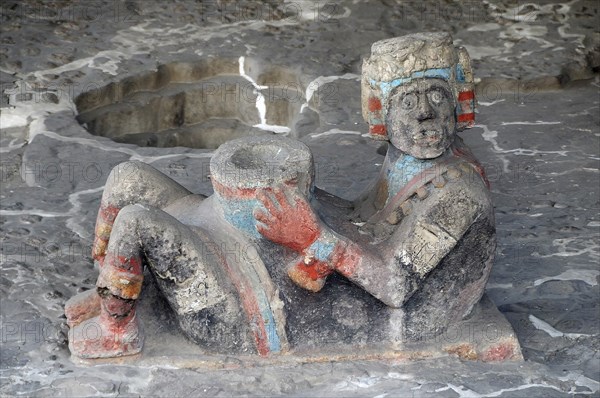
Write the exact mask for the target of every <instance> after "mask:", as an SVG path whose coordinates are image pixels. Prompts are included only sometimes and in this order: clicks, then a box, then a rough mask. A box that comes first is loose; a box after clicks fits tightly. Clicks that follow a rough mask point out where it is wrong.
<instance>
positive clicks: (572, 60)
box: [0, 0, 600, 397]
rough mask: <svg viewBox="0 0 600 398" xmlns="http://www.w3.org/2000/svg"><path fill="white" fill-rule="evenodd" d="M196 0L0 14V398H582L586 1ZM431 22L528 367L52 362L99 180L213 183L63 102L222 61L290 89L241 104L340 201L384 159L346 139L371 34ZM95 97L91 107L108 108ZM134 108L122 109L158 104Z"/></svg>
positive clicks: (192, 164) (198, 170) (591, 53)
mask: <svg viewBox="0 0 600 398" xmlns="http://www.w3.org/2000/svg"><path fill="white" fill-rule="evenodd" d="M202 4H203V5H200V3H196V2H191V1H174V2H169V3H167V2H164V3H163V2H158V1H141V0H139V1H124V2H119V1H117V2H113V1H100V0H98V1H95V0H92V1H86V2H84V1H80V2H77V1H66V0H65V1H34V0H26V1H20V2H16V1H4V2H3V3H2V5H1V8H2V28H1V29H2V36H1V39H0V41H1V43H2V44H1V47H0V48H1V52H0V80H1V84H2V108H1V116H0V126H1V130H0V131H1V134H0V155H1V161H0V173H1V174H0V175H1V183H2V190H1V193H0V198H1V200H2V204H1V207H0V216H1V218H0V242H1V247H0V249H1V252H0V260H1V262H0V298H1V301H0V313H1V316H0V344H1V350H0V395H2V396H49V397H50V396H52V397H56V396H62V397H80V396H127V397H129V396H132V397H133V396H157V397H167V396H173V397H180V396H284V395H285V396H303V397H304V396H308V397H311V396H314V397H322V396H361V397H362V396H369V397H426V396H427V397H523V396H529V397H563V396H600V354H599V349H600V342H599V340H598V335H599V327H600V325H599V323H600V308H599V303H600V291H599V282H600V270H599V267H598V262H599V257H600V249H599V247H600V239H599V238H600V229H599V228H600V214H599V210H600V185H599V183H598V174H599V172H600V128H599V126H600V114H599V102H600V100H599V88H600V79H599V78H598V75H597V72H598V67H599V64H600V62H599V61H598V58H599V49H598V36H599V35H600V33H598V28H597V26H599V22H600V20H599V13H598V12H599V11H598V9H599V7H598V3H597V2H595V1H583V0H579V1H577V0H575V1H570V2H565V3H550V2H546V1H540V2H537V3H534V2H531V3H522V2H521V3H519V2H517V1H508V0H506V1H497V0H494V1H487V2H457V1H440V2H438V1H431V2H417V1H414V2H411V1H408V2H395V1H391V0H381V1H368V2H366V1H364V2H363V1H356V0H355V1H342V0H334V1H332V2H312V1H296V2H292V1H269V2H257V1H237V2H226V1H213V2H210V1H207V2H204V3H202ZM429 30H445V31H449V32H451V33H452V34H453V35H454V37H455V39H456V41H457V42H459V43H461V44H462V45H465V46H466V47H467V48H468V49H469V51H470V53H471V56H472V58H473V64H474V65H473V66H474V69H475V74H476V76H477V77H478V78H480V79H481V80H480V82H479V85H478V99H479V108H478V115H477V123H478V124H477V126H476V127H475V128H473V129H471V130H468V131H466V132H464V133H462V136H463V138H464V139H465V141H466V142H467V144H468V145H470V146H471V147H472V149H473V151H474V152H475V154H476V155H477V156H478V158H479V159H480V160H482V162H483V163H484V165H485V166H486V169H487V172H488V175H489V177H490V180H491V183H492V193H493V197H494V202H495V206H496V216H497V229H498V240H499V246H498V251H497V258H496V263H495V268H494V270H493V272H492V276H491V279H490V283H489V285H488V287H487V293H488V295H489V297H490V298H491V299H492V300H493V301H494V303H495V304H496V305H497V306H498V307H499V308H500V310H501V311H502V312H503V313H504V314H505V315H506V316H507V318H508V320H509V321H510V322H511V324H512V325H513V328H514V329H515V331H516V333H517V337H518V338H519V340H520V342H521V344H522V347H523V353H524V356H525V358H526V360H525V362H522V363H501V364H492V363H480V362H465V361H461V360H459V359H457V358H455V357H452V356H448V357H445V358H441V359H435V360H433V359H432V360H420V361H417V362H391V361H355V362H340V363H316V364H305V365H295V366H291V365H289V366H254V367H244V368H240V367H239V366H237V365H238V364H236V360H235V358H231V367H230V368H227V369H222V370H210V369H207V368H192V369H186V368H175V367H173V366H169V365H168V360H166V361H165V363H164V364H158V365H148V366H136V365H135V363H128V364H105V365H101V366H94V367H89V366H82V365H78V364H76V363H73V362H72V361H71V360H70V358H69V352H68V349H67V346H66V331H67V328H66V325H65V323H64V322H65V319H64V317H63V316H62V310H63V306H64V302H65V301H66V300H67V299H68V298H69V297H71V296H72V295H74V294H75V293H77V292H79V291H82V290H85V289H89V288H91V287H92V286H93V284H94V282H95V278H96V275H97V271H96V270H94V267H93V264H92V261H91V259H90V256H89V253H90V247H91V234H92V231H93V223H94V218H95V214H96V211H97V208H98V205H99V199H100V196H101V193H102V186H103V184H104V182H105V181H106V178H107V176H108V172H109V171H110V169H111V168H112V167H113V166H114V165H115V164H117V163H119V162H122V161H125V160H129V159H136V160H142V161H145V162H148V163H150V164H152V165H153V166H155V167H157V168H159V169H160V170H162V171H163V172H165V173H166V174H168V175H170V176H172V177H173V178H175V179H176V180H178V181H179V182H181V183H182V184H184V185H185V186H187V187H188V188H189V189H192V190H194V191H196V192H200V193H204V194H210V192H211V191H210V182H209V180H208V178H207V170H208V169H207V165H208V161H209V159H210V156H211V153H212V150H211V149H201V148H183V147H167V148H155V147H150V146H148V147H139V146H136V145H131V144H119V143H116V142H115V141H113V140H111V139H110V138H109V137H100V136H97V135H93V134H90V133H89V132H88V131H87V130H86V129H85V128H84V127H83V126H81V125H80V124H79V123H78V122H77V121H76V119H75V117H76V115H77V112H78V106H79V107H81V103H82V98H83V97H79V95H80V94H82V93H85V92H89V91H90V90H93V89H98V88H102V87H105V86H107V85H108V84H110V83H114V87H121V88H120V90H122V91H118V90H117V91H118V92H119V93H121V94H122V95H123V98H121V97H119V96H117V99H128V100H129V99H131V98H130V97H127V96H126V95H125V94H124V90H126V89H125V88H124V87H126V86H127V84H128V82H129V83H131V82H138V83H139V82H141V81H143V79H142V78H140V76H142V75H144V74H148V73H153V72H154V71H156V70H157V66H158V65H164V64H172V63H183V62H187V63H190V64H198V63H202V62H207V60H215V59H217V60H225V61H223V62H229V63H231V62H233V65H234V67H237V68H238V69H237V70H234V72H236V73H237V74H238V76H241V77H243V78H244V79H245V80H247V81H248V82H249V83H250V84H251V85H252V87H254V88H256V87H257V86H262V85H265V86H269V87H279V88H281V87H293V89H294V90H296V91H298V92H299V93H300V95H298V96H296V97H293V100H292V99H290V98H287V105H286V104H284V105H285V106H283V108H281V107H279V108H278V106H276V105H274V104H275V103H276V102H277V101H274V100H272V98H274V96H270V95H267V94H268V92H267V93H265V91H264V90H263V91H261V92H262V93H263V101H265V102H266V111H265V108H262V110H261V107H260V101H258V100H257V97H259V96H258V95H257V94H255V95H254V96H251V98H252V99H251V101H255V104H254V103H253V104H252V105H254V106H256V112H257V113H256V116H255V117H256V118H257V119H258V120H259V121H260V123H258V124H259V127H258V129H259V130H265V129H269V127H268V126H267V125H278V127H279V128H280V129H279V131H281V132H282V133H283V134H288V133H286V132H285V131H287V130H286V127H287V128H290V129H291V130H292V132H291V133H289V134H292V135H293V136H295V137H297V138H298V139H301V140H302V141H303V142H305V143H306V144H308V145H309V146H310V147H311V149H312V150H313V152H314V155H315V159H316V162H317V180H318V185H320V186H321V187H322V188H325V189H327V190H330V191H332V192H334V193H337V194H338V195H341V196H344V197H347V198H352V197H354V196H356V195H357V194H358V193H359V192H360V190H361V189H362V188H364V187H365V185H366V184H368V182H369V181H370V180H371V179H372V178H373V175H374V174H375V173H376V172H377V170H378V167H379V166H380V163H381V160H382V156H381V155H380V154H379V152H381V151H378V149H379V148H378V145H377V144H376V143H373V142H371V141H369V140H368V138H366V137H364V136H363V134H364V133H365V132H366V125H365V124H364V122H363V121H362V119H361V116H360V84H359V80H358V79H359V77H360V60H361V57H363V56H364V55H366V54H368V52H369V46H370V43H372V42H374V41H376V40H379V39H382V38H386V37H391V36H397V35H401V34H404V33H408V32H415V31H429ZM158 69H159V70H160V68H158ZM220 73H221V72H219V71H216V72H215V73H214V74H213V75H214V76H217V77H219V76H220ZM230 74H231V73H230ZM213 75H211V76H213ZM214 76H213V77H214ZM127 78H129V80H127ZM265 90H267V89H265ZM138 91H139V90H138ZM296 91H294V92H296ZM98 93H99V94H97V97H96V99H97V100H98V101H107V104H108V103H111V101H112V102H114V100H115V98H112V97H110V95H108V94H107V91H98ZM133 94H136V93H133ZM140 95H141V99H140V98H137V99H135V101H133V100H132V101H133V102H131V104H130V105H131V106H132V107H133V108H135V107H136V106H138V104H139V103H143V100H144V99H147V98H149V97H150V96H152V95H154V94H152V93H147V92H146V91H143V92H141V93H140ZM214 95H225V96H226V93H222V92H216V93H215V94H214ZM236 95H237V94H236ZM248 100H249V99H248V98H246V97H235V99H234V102H235V101H248ZM277 103H279V102H277ZM244 105H245V108H244V109H247V108H248V107H247V106H246V105H247V104H244ZM298 105H300V106H298ZM236 109H237V108H236ZM281 109H283V111H282V110H281ZM286 112H287V113H286ZM290 112H291V113H290ZM294 112H296V113H294ZM282 115H283V116H282ZM284 116H285V117H284ZM234 117H235V115H234ZM261 124H262V126H261ZM118 127H119V126H118V123H116V127H115V128H117V130H118ZM88 128H90V129H91V127H90V126H88ZM236 128H239V126H238V127H236ZM242 128H243V127H242ZM117 130H115V132H112V133H110V134H108V135H111V134H113V135H118V134H121V133H122V132H121V131H117ZM252 131H254V130H252ZM166 343H167V344H168V342H166Z"/></svg>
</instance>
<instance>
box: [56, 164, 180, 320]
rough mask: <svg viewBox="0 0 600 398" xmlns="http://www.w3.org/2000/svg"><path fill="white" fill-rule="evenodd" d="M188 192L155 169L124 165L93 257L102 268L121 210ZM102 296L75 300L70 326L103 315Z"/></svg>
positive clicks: (102, 213) (106, 200) (163, 202)
mask: <svg viewBox="0 0 600 398" xmlns="http://www.w3.org/2000/svg"><path fill="white" fill-rule="evenodd" d="M190 194H191V192H189V191H188V190H187V189H185V188H184V187H183V186H181V185H179V184H178V183H177V182H175V181H173V180H172V179H170V178H169V177H167V176H166V175H164V174H163V173H161V172H160V171H158V170H156V169H155V168H153V167H152V166H150V165H148V164H146V163H142V162H133V161H131V162H124V163H121V164H119V165H117V166H115V167H114V168H113V169H112V171H111V172H110V174H109V176H108V179H107V181H106V185H105V186H104V193H103V194H102V200H101V202H100V209H99V210H98V216H97V218H96V228H95V236H94V243H93V247H92V257H93V258H94V260H96V261H97V262H98V264H99V265H100V266H102V264H103V262H104V256H105V253H106V248H107V245H108V241H109V238H110V236H111V231H112V228H113V223H114V221H115V218H116V217H117V214H118V213H119V211H120V210H121V209H122V208H123V207H125V206H127V205H130V204H136V203H140V204H143V205H150V206H155V207H159V208H162V207H165V206H167V205H168V204H169V203H172V202H174V201H176V200H178V199H180V198H183V197H185V196H187V195H190ZM99 303H100V297H99V296H98V294H97V292H96V290H95V289H94V290H90V291H87V292H84V293H81V294H78V295H76V296H74V297H72V298H71V299H70V300H69V301H67V303H66V305H65V313H66V315H67V319H68V323H69V326H71V327H72V326H74V325H77V324H78V323H80V322H82V321H84V320H86V319H88V318H90V317H94V316H96V315H98V314H99V312H98V311H99V308H100V305H99Z"/></svg>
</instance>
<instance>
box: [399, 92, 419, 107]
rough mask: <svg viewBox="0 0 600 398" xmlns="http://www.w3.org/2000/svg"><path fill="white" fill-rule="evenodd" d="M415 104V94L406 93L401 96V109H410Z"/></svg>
mask: <svg viewBox="0 0 600 398" xmlns="http://www.w3.org/2000/svg"><path fill="white" fill-rule="evenodd" d="M415 106H417V96H416V95H415V94H406V95H405V96H404V97H403V98H402V109H406V110H410V109H413V108H414V107H415Z"/></svg>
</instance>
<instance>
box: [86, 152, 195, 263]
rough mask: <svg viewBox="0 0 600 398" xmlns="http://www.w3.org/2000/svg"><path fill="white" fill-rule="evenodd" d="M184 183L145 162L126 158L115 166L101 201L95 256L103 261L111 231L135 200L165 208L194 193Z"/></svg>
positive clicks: (94, 248) (97, 221)
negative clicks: (181, 183) (129, 160)
mask: <svg viewBox="0 0 600 398" xmlns="http://www.w3.org/2000/svg"><path fill="white" fill-rule="evenodd" d="M190 194H191V192H190V191H188V190H187V189H186V188H184V187H183V186H181V185H179V184H178V183H177V182H175V181H173V180H172V179H171V178H169V177H167V176H166V175H164V174H163V173H161V172H160V171H158V170H156V169H155V168H154V167H152V166H150V165H148V164H146V163H142V162H125V163H121V164H119V165H118V166H116V167H115V168H113V169H112V171H111V172H110V175H109V176H108V180H107V181H106V185H105V186H104V193H103V194H102V200H101V202H100V210H98V217H97V218H96V229H95V237H94V245H93V248H92V257H93V258H94V259H95V260H98V261H99V262H100V263H102V261H103V259H104V253H105V251H106V247H107V245H108V240H109V237H110V232H111V230H112V225H113V223H114V220H115V218H116V216H117V214H118V213H119V211H120V210H121V209H122V208H123V207H125V206H127V205H131V204H136V203H139V204H142V205H150V206H154V207H158V208H163V207H165V206H167V205H168V204H169V203H172V202H174V201H176V200H177V199H180V198H182V197H184V196H187V195H190Z"/></svg>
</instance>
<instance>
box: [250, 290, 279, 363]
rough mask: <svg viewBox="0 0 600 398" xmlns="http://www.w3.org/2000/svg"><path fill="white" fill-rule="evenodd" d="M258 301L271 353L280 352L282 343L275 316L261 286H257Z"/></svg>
mask: <svg viewBox="0 0 600 398" xmlns="http://www.w3.org/2000/svg"><path fill="white" fill-rule="evenodd" d="M255 291H256V292H257V294H256V301H257V302H258V306H259V308H260V313H261V315H262V318H263V322H264V325H265V331H266V333H267V340H268V342H269V351H271V352H279V351H281V341H280V340H279V334H277V324H276V323H275V316H274V315H273V311H272V310H271V305H270V304H269V300H268V299H267V295H266V294H265V292H264V290H263V289H262V287H261V286H258V287H256V286H255Z"/></svg>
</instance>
